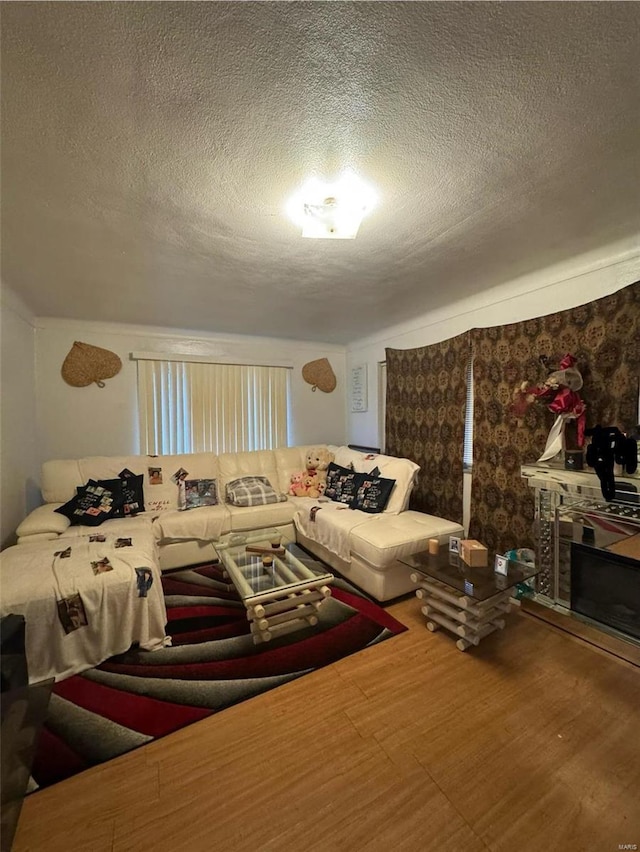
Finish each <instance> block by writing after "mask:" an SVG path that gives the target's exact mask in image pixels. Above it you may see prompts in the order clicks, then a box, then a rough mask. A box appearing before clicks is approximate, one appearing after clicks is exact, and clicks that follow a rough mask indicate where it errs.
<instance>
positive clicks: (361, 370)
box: [351, 364, 368, 411]
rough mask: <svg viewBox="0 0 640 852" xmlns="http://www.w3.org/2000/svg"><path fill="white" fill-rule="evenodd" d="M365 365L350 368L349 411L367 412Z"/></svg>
mask: <svg viewBox="0 0 640 852" xmlns="http://www.w3.org/2000/svg"><path fill="white" fill-rule="evenodd" d="M367 404H368V403H367V365H366V364H359V365H358V366H357V367H352V368H351V411H366V410H367Z"/></svg>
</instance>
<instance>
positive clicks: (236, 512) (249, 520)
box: [226, 500, 295, 532]
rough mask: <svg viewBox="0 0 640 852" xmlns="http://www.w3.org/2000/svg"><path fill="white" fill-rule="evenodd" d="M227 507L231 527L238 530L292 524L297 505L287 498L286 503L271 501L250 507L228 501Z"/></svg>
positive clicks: (234, 530)
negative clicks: (263, 504) (267, 503)
mask: <svg viewBox="0 0 640 852" xmlns="http://www.w3.org/2000/svg"><path fill="white" fill-rule="evenodd" d="M226 509H227V510H228V512H229V515H230V518H231V529H232V531H233V532H236V531H244V530H253V529H256V530H259V529H262V528H263V527H277V526H279V525H281V524H290V523H291V521H292V520H293V514H294V511H295V506H294V504H293V503H292V502H291V501H289V500H287V501H286V502H284V503H270V504H269V505H267V506H249V507H248V508H247V507H245V506H232V505H231V504H230V503H227V506H226Z"/></svg>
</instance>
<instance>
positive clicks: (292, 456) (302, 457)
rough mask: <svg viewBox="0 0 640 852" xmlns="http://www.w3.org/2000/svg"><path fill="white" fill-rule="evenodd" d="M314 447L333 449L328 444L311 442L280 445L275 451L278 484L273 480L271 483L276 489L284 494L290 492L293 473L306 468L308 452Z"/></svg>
mask: <svg viewBox="0 0 640 852" xmlns="http://www.w3.org/2000/svg"><path fill="white" fill-rule="evenodd" d="M314 447H323V448H325V449H331V448H330V447H327V445H326V444H309V445H308V446H304V447H280V448H279V449H277V450H274V451H273V454H274V456H275V460H276V465H277V468H278V484H277V485H276V483H275V482H274V481H273V480H272V481H271V484H272V485H273V487H274V488H275V489H276V490H277V489H280V491H282V492H283V493H284V494H287V493H288V491H289V486H290V485H291V474H293V473H300V471H302V470H304V469H305V466H306V462H307V453H308V452H309V450H311V449H313V448H314Z"/></svg>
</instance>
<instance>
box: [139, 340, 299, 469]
mask: <svg viewBox="0 0 640 852" xmlns="http://www.w3.org/2000/svg"><path fill="white" fill-rule="evenodd" d="M133 357H134V358H136V359H137V360H138V409H139V416H140V445H141V452H143V453H151V454H158V455H166V454H167V453H199V452H214V453H218V454H219V453H229V452H243V451H248V450H268V449H274V448H275V447H284V446H287V443H288V425H287V424H288V408H289V373H290V370H289V368H287V367H265V366H248V365H241V364H211V363H205V362H199V361H180V360H166V361H162V360H157V358H153V357H149V358H145V357H144V356H143V355H138V356H136V355H135V354H134V356H133Z"/></svg>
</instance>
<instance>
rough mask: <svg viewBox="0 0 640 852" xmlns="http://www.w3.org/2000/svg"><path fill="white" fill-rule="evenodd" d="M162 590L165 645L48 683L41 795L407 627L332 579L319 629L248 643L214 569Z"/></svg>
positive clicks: (167, 580)
mask: <svg viewBox="0 0 640 852" xmlns="http://www.w3.org/2000/svg"><path fill="white" fill-rule="evenodd" d="M162 583H163V587H164V593H165V599H166V604H167V613H168V632H169V634H170V635H171V637H172V640H173V645H172V647H170V648H164V649H162V650H159V651H154V652H153V653H147V652H144V651H138V650H131V651H128V652H127V653H126V654H123V655H121V656H118V657H112V658H111V659H110V660H107V661H106V662H104V663H102V664H101V665H99V666H97V667H96V668H94V669H89V670H88V671H86V672H83V673H82V674H80V675H75V676H73V677H70V678H68V679H67V680H65V681H62V682H60V683H57V684H56V685H55V687H54V691H53V694H52V696H51V703H50V706H49V715H48V718H47V722H46V725H45V727H44V729H43V731H42V734H41V737H40V741H39V744H38V749H37V752H36V757H35V760H34V764H33V769H32V774H33V778H34V780H35V781H36V783H37V784H38V785H39V786H40V787H46V786H49V785H51V784H54V783H56V782H58V781H61V780H63V779H64V778H68V777H70V776H71V775H75V774H76V773H77V772H82V771H83V770H84V769H87V768H88V767H90V766H94V765H96V764H99V763H104V762H105V761H107V760H111V759H112V758H114V757H117V756H118V755H120V754H124V753H125V752H127V751H130V750H131V749H134V748H138V747H139V746H142V745H145V744H146V743H149V742H151V741H152V740H155V739H158V738H159V737H163V736H166V735H167V734H170V733H172V732H173V731H177V730H178V729H179V728H183V727H185V726H186V725H190V724H191V723H193V722H197V721H199V720H200V719H204V718H206V717H207V716H211V715H212V714H214V713H217V712H219V711H220V710H223V709H224V708H225V707H230V706H231V705H233V704H237V703H239V702H240V701H243V700H244V699H246V698H250V697H252V696H254V695H258V694H259V693H261V692H265V691H266V690H268V689H273V688H274V687H276V686H279V685H280V684H283V683H287V682H288V681H290V680H294V679H295V678H298V677H301V676H302V675H304V674H307V673H309V672H312V671H314V670H315V669H318V668H321V667H322V666H326V665H329V664H330V663H333V662H335V661H336V660H339V659H341V658H342V657H346V656H348V655H349V654H353V653H355V652H357V651H360V650H362V649H363V648H366V647H368V646H369V645H373V644H375V643H377V642H381V641H383V640H385V639H388V638H390V637H392V636H395V635H397V634H398V633H402V632H403V631H404V630H406V629H407V628H406V627H405V626H404V625H402V624H400V622H399V621H397V620H396V619H394V618H392V617H391V616H390V615H388V614H387V613H386V612H385V611H384V609H382V608H381V607H380V606H378V605H377V604H375V603H373V602H371V601H370V600H368V599H367V598H366V597H364V596H363V595H362V594H361V593H359V592H358V591H356V590H355V589H354V588H353V587H352V586H350V585H348V584H347V583H345V582H343V581H341V580H338V579H337V578H336V580H335V581H334V583H333V585H332V597H331V598H329V599H328V600H327V601H326V602H325V603H324V605H323V607H322V608H321V609H320V611H319V622H318V624H317V625H315V626H314V627H308V628H305V629H304V630H300V631H298V632H297V633H291V634H289V635H287V636H282V637H280V638H277V639H273V640H272V641H271V642H268V643H263V644H261V645H254V643H253V639H252V637H251V634H250V632H249V623H248V621H247V617H246V612H245V608H244V606H243V604H242V603H241V601H240V600H239V598H238V595H237V594H236V592H235V589H234V588H233V586H230V585H229V584H228V583H227V582H225V581H224V580H223V577H222V574H221V571H220V569H219V567H218V566H215V565H205V566H199V567H193V568H186V569H184V570H183V571H180V572H177V573H173V574H170V575H168V576H165V577H163V579H162Z"/></svg>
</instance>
